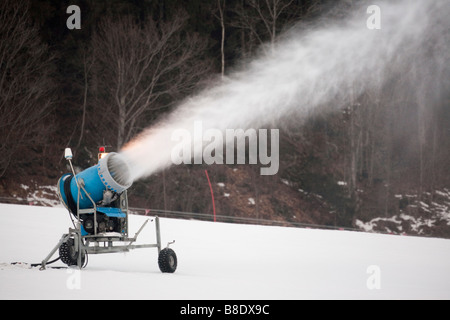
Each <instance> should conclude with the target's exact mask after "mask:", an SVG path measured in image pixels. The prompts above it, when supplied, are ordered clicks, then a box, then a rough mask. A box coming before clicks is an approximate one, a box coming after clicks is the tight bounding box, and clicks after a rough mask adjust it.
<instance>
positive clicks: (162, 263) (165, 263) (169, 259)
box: [158, 248, 177, 273]
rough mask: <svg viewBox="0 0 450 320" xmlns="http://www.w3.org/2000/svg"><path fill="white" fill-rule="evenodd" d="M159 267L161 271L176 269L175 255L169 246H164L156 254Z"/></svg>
mask: <svg viewBox="0 0 450 320" xmlns="http://www.w3.org/2000/svg"><path fill="white" fill-rule="evenodd" d="M158 265H159V269H160V270H161V272H163V273H174V272H175V270H176V269H177V255H176V254H175V251H173V250H172V249H170V248H164V249H162V250H161V251H160V252H159V256H158Z"/></svg>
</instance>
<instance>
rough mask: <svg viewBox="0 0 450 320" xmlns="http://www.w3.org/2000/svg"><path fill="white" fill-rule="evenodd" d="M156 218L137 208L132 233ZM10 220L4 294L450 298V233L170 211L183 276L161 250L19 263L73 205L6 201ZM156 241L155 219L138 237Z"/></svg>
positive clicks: (167, 232) (1, 269)
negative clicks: (298, 224) (423, 234)
mask: <svg viewBox="0 0 450 320" xmlns="http://www.w3.org/2000/svg"><path fill="white" fill-rule="evenodd" d="M147 218H148V217H144V216H134V215H131V216H130V218H129V219H130V229H129V231H130V235H133V234H134V233H135V232H136V231H137V229H138V228H139V227H140V226H141V224H142V223H143V222H144V221H145V219H147ZM0 225H1V233H0V299H167V300H168V299H194V300H197V299H205V300H211V299H213V300H216V299H238V300H240V299H256V300H258V299H274V300H277V299H449V298H450V241H449V240H445V239H435V238H419V237H406V236H393V235H380V234H373V233H362V232H350V231H330V230H313V229H299V228H287V227H268V226H256V225H238V224H227V223H213V222H200V221H193V220H176V219H166V218H161V233H162V242H163V244H165V243H167V242H168V241H171V240H176V243H175V244H173V245H171V248H173V249H174V250H175V252H176V253H177V256H178V269H177V271H176V272H175V273H174V274H163V273H161V272H160V271H159V268H158V264H157V250H156V249H153V248H151V249H136V250H134V251H130V252H128V253H112V254H104V255H89V263H88V265H87V267H86V268H85V269H82V270H81V271H79V270H78V269H72V268H70V269H47V270H45V271H39V269H38V268H30V267H29V266H28V265H24V264H21V265H17V264H16V265H11V264H10V263H11V262H15V261H22V262H28V263H35V262H40V261H42V260H43V259H44V258H45V256H46V255H47V254H48V253H49V252H50V250H51V249H52V248H53V247H54V246H55V244H56V243H57V242H58V240H59V239H60V237H61V235H62V234H63V233H66V232H67V229H68V228H69V227H70V226H71V222H70V219H69V216H68V213H67V212H66V210H65V209H63V208H58V207H53V208H51V207H37V206H22V205H9V204H0ZM154 241H155V232H154V223H149V224H147V226H146V227H145V229H144V230H143V231H142V233H141V234H140V236H139V238H138V242H140V243H153V242H154ZM56 256H57V254H56V255H55V257H56ZM51 266H63V264H62V263H61V262H60V261H58V262H56V263H54V264H52V265H51Z"/></svg>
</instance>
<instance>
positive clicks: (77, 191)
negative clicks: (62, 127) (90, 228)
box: [57, 149, 133, 214]
mask: <svg viewBox="0 0 450 320" xmlns="http://www.w3.org/2000/svg"><path fill="white" fill-rule="evenodd" d="M66 159H67V160H69V163H70V165H71V166H72V163H71V161H70V160H71V159H72V153H71V151H70V149H69V150H68V151H67V150H66ZM72 171H73V168H72ZM132 184H133V181H132V179H131V175H130V169H129V167H128V164H127V162H126V161H125V159H124V158H123V157H122V156H121V155H120V154H118V153H115V152H110V153H108V154H106V155H105V156H104V157H102V158H101V159H100V160H99V162H98V164H96V165H94V166H92V167H89V168H87V169H86V170H84V171H82V172H80V173H78V174H77V175H74V174H70V173H67V174H65V175H63V176H62V177H61V178H60V179H59V181H58V186H57V191H58V195H59V198H60V200H61V202H62V203H63V204H64V206H65V207H66V208H67V209H69V210H70V211H71V212H72V213H74V214H76V212H77V208H79V209H90V208H93V207H94V203H98V202H101V201H103V202H105V199H107V198H111V194H112V193H117V194H121V193H122V192H123V191H125V190H127V189H128V188H129V187H131V185H132ZM108 194H109V196H107V195H108Z"/></svg>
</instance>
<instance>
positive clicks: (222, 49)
mask: <svg viewBox="0 0 450 320" xmlns="http://www.w3.org/2000/svg"><path fill="white" fill-rule="evenodd" d="M225 3H226V0H217V9H218V11H219V16H218V19H219V21H220V27H221V30H222V37H221V39H220V54H221V75H222V78H223V76H224V75H225V19H224V11H225Z"/></svg>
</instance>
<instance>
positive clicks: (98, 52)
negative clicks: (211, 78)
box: [92, 13, 210, 148]
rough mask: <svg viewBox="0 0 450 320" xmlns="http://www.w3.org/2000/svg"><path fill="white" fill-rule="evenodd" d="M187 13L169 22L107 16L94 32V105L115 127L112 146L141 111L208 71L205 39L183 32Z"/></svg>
mask: <svg viewBox="0 0 450 320" xmlns="http://www.w3.org/2000/svg"><path fill="white" fill-rule="evenodd" d="M186 19H187V17H186V15H184V14H182V13H176V14H174V15H173V18H172V19H171V20H169V21H168V22H164V21H158V22H155V21H153V20H152V19H151V18H148V19H146V20H145V21H144V22H142V23H139V22H138V21H136V20H135V18H134V17H132V16H125V17H118V18H116V17H108V18H106V19H104V20H103V21H102V22H101V23H100V26H99V28H98V30H97V31H96V32H95V34H94V35H93V38H92V48H93V54H94V57H95V61H94V66H93V67H94V69H95V71H94V72H95V73H96V74H95V77H96V80H95V81H96V87H97V88H96V91H97V92H96V106H95V107H96V108H100V110H101V112H102V117H103V121H104V122H105V123H106V124H108V127H109V128H110V129H113V130H114V131H115V132H117V140H116V141H117V148H120V147H121V146H122V145H123V144H124V143H125V142H127V141H128V140H129V139H130V138H131V137H132V136H133V135H134V134H135V133H136V130H137V128H138V124H139V122H140V120H141V119H142V116H143V115H144V114H145V113H146V112H149V111H152V112H157V111H159V110H161V109H163V108H166V107H167V104H169V103H170V102H173V101H174V100H176V99H177V98H179V97H180V96H182V95H183V94H186V93H187V92H189V91H190V90H192V88H193V86H194V85H195V84H196V83H197V82H198V81H199V79H201V77H202V76H204V75H205V74H207V72H208V71H209V69H210V67H209V63H208V60H207V59H202V53H203V52H204V50H205V48H206V42H205V41H202V40H201V39H200V38H199V37H198V36H197V35H196V34H186V33H183V29H182V28H183V26H184V24H185V21H186ZM164 99H165V100H164ZM97 111H99V109H97Z"/></svg>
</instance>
